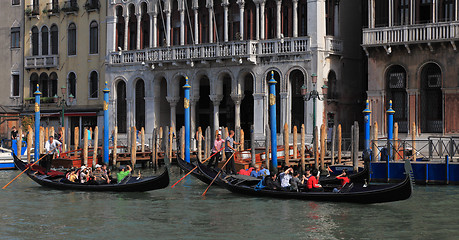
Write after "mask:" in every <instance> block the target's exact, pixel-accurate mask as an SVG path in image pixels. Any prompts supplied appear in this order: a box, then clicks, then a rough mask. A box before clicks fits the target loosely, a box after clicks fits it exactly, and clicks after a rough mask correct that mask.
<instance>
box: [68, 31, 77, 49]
mask: <svg viewBox="0 0 459 240" xmlns="http://www.w3.org/2000/svg"><path fill="white" fill-rule="evenodd" d="M68 38H69V39H68V54H69V55H76V25H75V24H74V23H71V24H70V25H69V28H68Z"/></svg>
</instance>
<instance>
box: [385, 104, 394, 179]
mask: <svg viewBox="0 0 459 240" xmlns="http://www.w3.org/2000/svg"><path fill="white" fill-rule="evenodd" d="M386 113H387V147H388V149H387V155H388V156H387V182H389V181H390V164H389V161H390V159H391V158H392V140H393V139H394V113H395V111H394V109H392V100H390V101H389V109H387V111H386Z"/></svg>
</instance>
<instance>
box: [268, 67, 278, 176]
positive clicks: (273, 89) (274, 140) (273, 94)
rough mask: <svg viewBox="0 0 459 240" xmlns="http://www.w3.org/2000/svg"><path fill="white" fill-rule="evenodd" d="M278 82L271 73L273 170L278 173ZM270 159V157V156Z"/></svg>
mask: <svg viewBox="0 0 459 240" xmlns="http://www.w3.org/2000/svg"><path fill="white" fill-rule="evenodd" d="M276 83H277V82H276V80H275V79H274V71H271V80H269V82H268V84H269V120H270V122H271V155H272V159H271V162H272V170H273V171H274V172H275V173H277V126H276ZM268 157H269V156H268Z"/></svg>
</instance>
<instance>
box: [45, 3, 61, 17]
mask: <svg viewBox="0 0 459 240" xmlns="http://www.w3.org/2000/svg"><path fill="white" fill-rule="evenodd" d="M59 10H60V9H59V3H47V4H46V8H45V9H43V13H45V14H48V16H53V15H57V14H58V13H59Z"/></svg>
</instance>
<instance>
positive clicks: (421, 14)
mask: <svg viewBox="0 0 459 240" xmlns="http://www.w3.org/2000/svg"><path fill="white" fill-rule="evenodd" d="M417 6H418V11H417V16H418V18H417V23H430V22H432V0H418V2H417Z"/></svg>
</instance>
